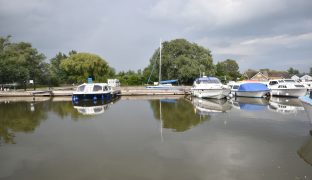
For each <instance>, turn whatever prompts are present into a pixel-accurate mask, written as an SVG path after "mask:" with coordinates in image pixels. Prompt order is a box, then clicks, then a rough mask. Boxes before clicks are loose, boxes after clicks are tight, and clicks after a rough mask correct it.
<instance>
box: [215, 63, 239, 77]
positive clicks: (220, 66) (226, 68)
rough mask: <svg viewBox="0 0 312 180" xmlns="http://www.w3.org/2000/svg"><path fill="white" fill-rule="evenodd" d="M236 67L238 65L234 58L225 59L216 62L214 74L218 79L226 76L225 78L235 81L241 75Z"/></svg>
mask: <svg viewBox="0 0 312 180" xmlns="http://www.w3.org/2000/svg"><path fill="white" fill-rule="evenodd" d="M238 69H239V67H238V64H237V63H236V61H235V60H232V59H227V60H225V61H222V62H218V63H217V65H216V70H217V72H216V75H217V76H218V77H219V78H220V79H224V77H226V80H234V81H236V80H237V79H238V78H239V77H240V76H241V75H240V73H239V71H238Z"/></svg>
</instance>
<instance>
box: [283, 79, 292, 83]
mask: <svg viewBox="0 0 312 180" xmlns="http://www.w3.org/2000/svg"><path fill="white" fill-rule="evenodd" d="M284 81H285V82H287V83H294V82H295V81H294V80H292V79H287V80H284Z"/></svg>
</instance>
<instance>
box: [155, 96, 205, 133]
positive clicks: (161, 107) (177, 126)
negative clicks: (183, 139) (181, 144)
mask: <svg viewBox="0 0 312 180" xmlns="http://www.w3.org/2000/svg"><path fill="white" fill-rule="evenodd" d="M150 104H151V107H152V110H153V114H154V116H155V118H156V119H158V120H160V121H161V123H162V127H163V128H167V129H173V130H175V131H177V132H183V131H186V130H188V129H190V128H191V127H194V126H196V125H198V124H200V123H202V122H204V121H207V120H208V119H209V116H205V117H201V116H199V115H197V114H196V113H195V112H194V110H193V109H194V108H193V105H192V104H191V103H190V102H188V101H186V100H185V99H183V98H180V99H176V100H171V99H162V100H150Z"/></svg>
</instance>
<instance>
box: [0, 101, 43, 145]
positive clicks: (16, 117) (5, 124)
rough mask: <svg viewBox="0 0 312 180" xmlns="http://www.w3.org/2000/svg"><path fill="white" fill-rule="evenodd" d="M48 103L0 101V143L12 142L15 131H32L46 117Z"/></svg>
mask: <svg viewBox="0 0 312 180" xmlns="http://www.w3.org/2000/svg"><path fill="white" fill-rule="evenodd" d="M46 109H48V105H47V104H44V103H35V102H31V103H29V102H0V115H1V118H0V144H1V143H2V142H5V143H11V144H14V143H15V141H14V137H15V133H16V132H33V131H34V130H35V128H36V127H37V126H39V124H40V122H41V121H42V120H45V119H46V118H47V115H46Z"/></svg>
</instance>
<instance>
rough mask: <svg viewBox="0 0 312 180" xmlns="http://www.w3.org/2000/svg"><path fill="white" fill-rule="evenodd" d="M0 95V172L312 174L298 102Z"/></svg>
mask: <svg viewBox="0 0 312 180" xmlns="http://www.w3.org/2000/svg"><path fill="white" fill-rule="evenodd" d="M152 98H153V99H150V97H139V98H131V97H129V98H122V99H119V100H117V101H115V102H110V103H108V104H107V103H105V102H104V103H102V102H97V103H95V104H94V103H93V102H88V103H79V104H73V103H72V102H71V101H70V100H69V101H68V100H62V99H61V100H57V99H54V100H36V101H32V100H23V99H21V100H16V99H0V179H1V180H2V179H5V180H7V179H12V180H13V179H14V180H17V179H23V180H28V179H29V180H37V179H38V180H39V179H40V180H42V179H45V180H50V179H51V180H55V179H66V180H79V179H107V180H115V179H116V180H119V179H123V180H124V179H126V180H132V179H133V180H140V179H144V180H145V179H149V180H158V179H166V180H167V179H179V180H183V179H185V180H190V179H192V180H207V179H212V180H216V179H218V180H223V179H224V180H251V179H252V180H258V179H259V180H260V179H261V180H263V179H266V180H269V179H272V180H277V179H283V180H285V179H312V165H311V164H312V136H311V134H312V132H311V130H312V125H311V119H310V118H311V109H310V110H309V108H311V107H306V106H305V107H304V106H303V105H302V103H301V102H300V101H299V100H297V99H283V98H273V99H271V100H265V99H248V98H237V99H233V100H229V101H226V100H224V101H217V100H201V99H191V100H189V99H185V98H184V97H181V98H176V97H174V98H171V97H152Z"/></svg>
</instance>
